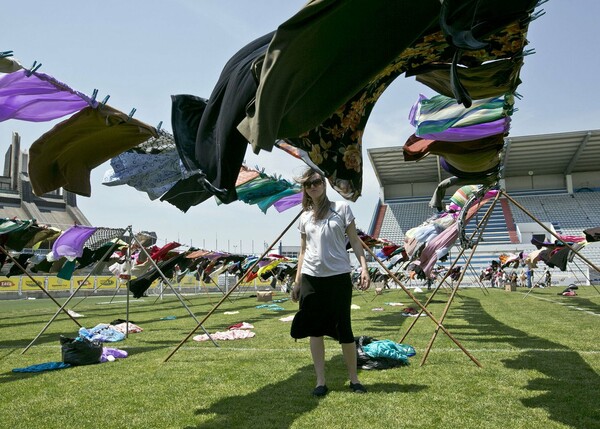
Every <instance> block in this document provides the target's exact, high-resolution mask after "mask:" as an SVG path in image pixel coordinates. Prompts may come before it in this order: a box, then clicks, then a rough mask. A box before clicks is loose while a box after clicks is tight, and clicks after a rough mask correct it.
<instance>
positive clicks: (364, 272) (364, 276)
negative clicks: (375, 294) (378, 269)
mask: <svg viewBox="0 0 600 429" xmlns="http://www.w3.org/2000/svg"><path fill="white" fill-rule="evenodd" d="M346 235H347V236H348V239H349V240H350V245H351V246H352V250H354V255H355V256H356V258H357V259H358V262H359V263H360V266H361V271H360V285H359V287H360V289H362V290H366V289H369V285H370V284H371V278H370V277H369V269H368V267H367V259H366V258H365V251H364V250H363V247H362V241H361V239H360V237H359V236H358V234H357V233H356V224H355V223H354V221H352V222H350V225H348V227H347V228H346Z"/></svg>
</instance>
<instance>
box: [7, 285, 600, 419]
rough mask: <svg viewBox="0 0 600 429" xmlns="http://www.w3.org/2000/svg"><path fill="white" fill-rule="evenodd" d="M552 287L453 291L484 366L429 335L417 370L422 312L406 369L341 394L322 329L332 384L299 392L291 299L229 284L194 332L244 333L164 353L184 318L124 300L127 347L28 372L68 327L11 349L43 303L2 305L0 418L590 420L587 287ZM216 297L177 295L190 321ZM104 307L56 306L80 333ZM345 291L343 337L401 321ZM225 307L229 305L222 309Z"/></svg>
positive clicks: (593, 362) (117, 311)
mask: <svg viewBox="0 0 600 429" xmlns="http://www.w3.org/2000/svg"><path fill="white" fill-rule="evenodd" d="M562 289H563V288H562V287H553V288H549V289H535V290H534V291H533V292H532V293H530V294H529V295H528V296H525V293H526V291H525V290H523V289H519V290H518V291H517V292H505V291H503V290H499V289H491V290H490V289H488V291H487V293H484V291H482V290H481V289H468V290H461V291H460V292H459V295H458V296H457V297H456V299H455V300H454V302H453V304H452V306H451V308H450V311H449V313H448V315H447V317H446V320H445V323H444V326H445V327H446V328H447V329H448V330H449V331H450V332H451V333H452V334H453V335H454V337H456V339H457V340H458V341H459V342H460V343H461V344H462V345H463V346H464V347H465V348H466V349H467V350H468V351H469V352H470V353H471V354H472V355H473V356H474V357H475V358H476V359H477V360H478V361H479V362H481V364H482V366H483V367H482V368H479V367H478V366H477V365H475V364H474V363H473V362H472V361H471V360H470V359H469V357H467V355H466V354H465V353H463V351H461V350H460V349H459V348H458V347H457V346H456V345H455V344H454V343H453V342H452V341H451V340H450V339H449V338H448V337H447V336H446V335H445V334H444V333H443V332H441V331H440V332H439V334H438V336H437V339H436V341H435V342H434V343H433V347H432V349H431V353H430V354H429V356H428V358H427V361H426V362H425V364H424V365H422V366H421V358H422V356H423V352H424V351H425V349H426V347H427V344H428V343H429V341H430V339H431V336H432V334H433V333H434V330H435V325H434V323H433V322H432V321H431V320H430V319H429V318H426V317H423V318H420V319H418V323H416V324H415V326H414V328H413V329H412V330H411V331H410V333H409V335H408V337H407V338H406V340H405V341H404V342H405V343H406V344H410V345H412V346H413V347H415V349H416V350H417V355H416V356H415V357H412V358H411V364H410V365H409V366H405V367H400V368H395V369H389V370H383V371H374V370H371V371H366V370H361V371H360V377H361V381H362V382H363V384H364V385H365V386H366V387H367V388H368V389H369V393H368V394H367V395H359V394H353V393H351V392H350V391H349V389H348V386H347V380H346V374H345V370H344V365H343V362H342V357H341V350H340V347H339V345H338V344H337V343H335V342H334V341H332V340H327V341H326V346H327V374H328V381H327V384H328V385H329V388H330V390H331V391H330V393H329V395H328V396H326V397H325V398H322V399H316V398H313V397H312V396H311V395H310V392H311V390H312V388H313V387H314V374H313V369H312V364H311V359H310V354H309V351H308V341H307V340H301V341H298V342H294V340H293V339H291V338H290V336H289V326H290V324H289V322H282V321H280V320H279V319H280V318H282V317H285V316H289V315H292V314H294V312H295V310H296V308H297V305H296V304H294V303H292V302H291V301H286V302H283V303H281V304H279V305H281V306H282V307H284V309H285V311H279V312H276V311H272V310H269V309H264V308H263V309H258V308H256V306H257V305H260V304H262V303H259V302H257V301H256V298H254V297H250V296H248V295H246V296H235V294H234V295H232V297H231V300H226V301H225V302H224V303H223V305H222V306H221V307H220V308H219V309H217V310H216V311H215V313H214V314H213V315H212V316H211V317H210V318H209V319H208V320H207V321H206V323H205V324H204V327H205V328H206V330H207V331H209V332H211V333H212V332H216V331H223V330H226V329H227V327H228V326H230V325H232V324H235V323H237V322H248V323H251V324H253V325H254V326H255V329H254V332H256V336H255V337H254V338H251V339H243V340H235V341H220V342H219V346H220V347H215V346H214V345H213V344H212V343H211V342H196V341H192V340H190V341H188V342H186V343H185V344H184V345H183V346H182V347H181V348H180V349H179V350H178V351H177V352H176V353H175V354H174V355H173V356H172V357H171V359H170V360H168V361H167V362H164V360H165V359H166V358H167V356H168V355H169V354H170V353H171V352H172V351H173V350H174V349H175V347H176V346H177V345H178V344H179V343H180V342H181V341H182V340H183V339H184V338H185V337H186V336H187V335H188V334H189V333H190V331H191V330H192V329H194V328H195V327H196V322H195V321H194V320H193V319H192V318H191V317H190V315H189V314H188V313H187V311H186V310H185V308H184V307H183V306H182V305H181V303H180V302H179V301H178V300H177V299H176V298H175V297H173V296H167V297H165V299H163V300H162V301H161V300H156V298H155V297H146V298H143V299H140V300H132V301H131V305H130V318H131V320H132V321H133V322H135V323H136V324H138V325H139V326H141V327H142V328H143V329H144V331H143V332H141V333H137V334H130V335H129V338H128V339H126V340H125V341H123V342H118V343H111V344H107V346H110V347H116V348H121V349H125V350H127V351H128V352H129V354H130V356H129V357H128V358H126V359H119V360H117V361H116V362H112V363H110V362H108V363H103V364H98V365H89V366H80V367H72V368H67V369H63V370H58V371H49V372H43V373H35V374H23V373H14V372H12V369H13V368H19V367H26V366H29V365H34V364H39V363H44V362H50V361H60V360H61V354H60V345H59V335H61V334H63V335H68V336H76V334H77V329H78V327H77V325H76V324H75V323H74V322H73V321H72V320H70V319H68V318H67V317H66V316H64V315H60V316H59V317H58V318H57V320H56V321H54V322H53V323H52V324H51V325H50V326H49V328H48V329H47V331H46V332H45V333H44V334H43V335H42V336H41V337H40V338H39V339H38V340H37V341H36V342H35V343H34V345H33V347H31V348H30V349H29V350H28V351H27V352H26V353H24V354H22V351H23V350H24V348H25V347H26V346H27V345H28V344H29V343H30V342H31V340H33V339H34V338H35V337H36V335H38V333H39V332H40V331H41V330H42V328H43V327H44V326H45V324H46V323H47V322H48V321H49V320H50V318H51V317H52V315H53V314H54V312H55V311H56V309H57V307H56V305H55V304H54V303H53V302H52V301H50V300H49V299H37V300H20V301H0V401H1V403H0V410H1V411H0V428H27V429H34V428H42V429H54V428H56V429H69V428H90V429H98V428H104V429H113V428H114V429H122V428H161V429H162V428H186V429H188V428H223V429H225V428H314V429H322V428H347V429H350V428H427V429H432V428H459V429H469V428H477V429H481V428H498V429H513V428H527V429H537V428H544V429H546V428H581V429H584V428H585V429H593V428H600V374H599V372H600V341H599V340H600V293H599V292H598V290H597V289H595V288H593V287H580V288H579V290H578V291H577V293H578V296H576V297H563V296H559V295H558V293H559V292H561V291H562ZM417 297H418V298H419V299H421V300H422V301H423V302H424V301H425V300H426V298H427V294H426V293H420V294H417ZM447 297H448V293H447V292H444V291H442V292H439V293H438V294H437V295H436V296H435V299H434V301H433V302H432V304H430V309H431V311H432V312H433V313H434V315H436V317H437V316H439V315H440V314H441V312H442V310H443V307H444V305H445V301H446V300H447ZM275 298H276V299H278V298H286V296H284V295H283V294H276V295H275ZM218 299H219V297H218V296H216V295H212V296H210V297H208V296H207V295H199V296H193V297H186V303H187V304H188V305H189V307H190V308H191V310H192V311H193V312H194V314H195V315H196V316H197V317H198V319H202V317H203V316H204V315H206V314H207V312H208V311H209V310H210V309H211V308H212V305H213V304H212V303H215V302H216V301H217V300H218ZM60 302H63V300H61V301H60ZM109 302H110V297H89V298H86V299H83V300H81V298H74V300H73V301H72V302H71V305H70V307H69V308H72V309H73V310H75V311H77V312H78V313H80V314H82V315H84V316H85V317H83V318H80V319H77V320H78V321H79V322H80V323H81V324H82V325H83V326H85V327H87V328H91V327H94V326H96V325H97V324H98V323H109V322H111V321H112V320H114V319H118V318H124V317H125V303H124V298H123V297H118V298H116V299H115V300H114V301H113V302H112V303H109ZM211 302H212V303H211ZM353 302H354V303H355V304H357V305H359V306H360V309H357V310H353V319H354V333H355V335H368V336H372V337H375V338H377V339H391V340H394V341H399V340H400V338H402V335H403V334H404V333H405V332H406V330H407V327H408V325H409V324H410V323H411V322H412V321H413V320H414V319H412V318H408V317H403V316H401V310H402V308H403V307H401V306H390V305H388V304H387V303H390V302H400V303H403V304H404V305H406V306H414V304H412V303H411V301H410V299H409V298H408V296H406V294H405V293H404V292H402V291H401V290H391V291H385V292H384V294H383V295H380V296H376V295H375V294H374V292H373V291H372V290H371V291H368V292H366V293H364V294H363V293H359V292H356V293H355V296H354V301H353ZM377 307H379V308H383V311H373V308H377ZM231 311H238V312H239V313H237V314H230V315H226V314H224V312H231ZM166 316H176V319H175V320H161V318H163V317H166ZM201 333H202V330H201V329H199V330H198V332H197V334H201Z"/></svg>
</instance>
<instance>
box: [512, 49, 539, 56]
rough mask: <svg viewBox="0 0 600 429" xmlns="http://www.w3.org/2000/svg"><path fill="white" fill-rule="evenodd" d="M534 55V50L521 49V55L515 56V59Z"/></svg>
mask: <svg viewBox="0 0 600 429" xmlns="http://www.w3.org/2000/svg"><path fill="white" fill-rule="evenodd" d="M531 54H535V48H531V49H523V50H522V51H521V53H519V54H517V55H515V58H520V57H526V56H527V55H531Z"/></svg>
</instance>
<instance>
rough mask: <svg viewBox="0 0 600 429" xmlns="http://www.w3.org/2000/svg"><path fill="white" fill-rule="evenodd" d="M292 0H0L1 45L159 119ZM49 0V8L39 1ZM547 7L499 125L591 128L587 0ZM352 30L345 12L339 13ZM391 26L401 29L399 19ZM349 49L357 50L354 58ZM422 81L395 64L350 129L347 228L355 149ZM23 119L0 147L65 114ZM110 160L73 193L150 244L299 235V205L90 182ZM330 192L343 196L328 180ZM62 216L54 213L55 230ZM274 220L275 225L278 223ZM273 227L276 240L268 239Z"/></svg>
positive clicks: (593, 47)
mask: <svg viewBox="0 0 600 429" xmlns="http://www.w3.org/2000/svg"><path fill="white" fill-rule="evenodd" d="M304 3H305V0H285V1H281V0H254V1H248V0H170V1H168V2H167V1H158V0H128V1H126V2H123V1H117V0H103V1H101V2H82V1H80V0H62V1H60V2H54V3H52V6H51V7H49V6H48V5H49V3H48V2H47V1H43V0H27V1H20V2H16V1H12V2H8V3H7V4H5V5H3V8H2V9H3V16H4V19H3V22H2V25H1V26H0V51H8V50H12V51H13V52H14V57H15V58H17V59H18V60H19V61H20V62H21V63H22V64H23V66H25V67H27V68H29V67H31V65H32V64H33V62H34V61H37V62H38V63H42V67H41V68H40V69H39V71H40V72H44V73H46V74H48V75H51V76H53V77H54V78H56V79H57V80H59V81H62V82H64V83H66V84H67V85H69V86H70V87H71V88H73V89H75V90H77V91H80V92H83V93H85V94H87V95H91V94H92V92H93V90H94V89H98V96H97V99H98V100H102V99H104V97H106V96H107V95H110V99H109V101H108V104H109V105H111V106H112V107H114V108H116V109H119V110H121V111H123V112H125V113H129V112H130V111H131V110H132V109H133V108H135V109H136V112H135V114H134V117H135V118H136V119H138V120H140V121H142V122H145V123H148V124H151V125H155V126H156V125H158V124H159V123H160V122H161V121H162V128H163V129H164V130H166V131H169V132H171V131H172V128H171V126H170V117H171V98H170V97H171V95H175V94H192V95H196V96H200V97H204V98H208V96H209V95H210V93H211V92H212V89H213V87H214V85H215V83H216V81H217V79H218V77H219V74H220V72H221V70H222V68H223V66H224V65H225V63H226V62H227V60H229V58H230V57H231V56H232V55H233V54H234V53H236V52H237V51H238V50H239V49H240V48H241V47H243V46H244V45H246V44H247V43H249V42H250V41H252V40H254V39H256V38H257V37H259V36H262V35H264V34H266V33H268V32H269V31H272V30H274V29H276V28H277V26H278V25H279V24H281V23H282V22H284V21H285V20H286V19H287V18H289V17H291V16H292V15H293V14H294V13H296V12H297V11H298V10H299V9H300V8H301V7H302V6H303V5H304ZM50 8H52V9H54V10H50ZM538 9H543V10H544V11H545V12H546V13H545V15H543V16H541V17H540V18H539V19H537V20H535V21H533V22H532V23H531V24H530V27H529V32H528V34H527V39H528V40H529V45H528V46H527V49H535V54H532V55H528V56H527V57H525V64H524V66H523V68H522V70H521V80H522V83H521V85H519V87H518V88H517V92H518V93H519V94H521V95H522V97H523V98H522V99H521V100H517V101H516V103H515V107H516V108H517V109H518V110H517V111H516V112H515V113H514V115H513V117H512V125H511V130H510V135H511V136H525V135H535V134H545V133H557V132H570V131H581V130H592V129H600V105H599V103H598V102H597V100H598V89H599V85H598V84H597V76H598V70H600V55H598V50H600V26H598V25H597V22H596V20H597V16H600V2H597V0H577V1H576V2H565V1H559V0H550V1H548V2H547V3H545V4H543V5H542V6H541V7H540V8H538ZM348 31H352V23H348ZM398 31H401V28H399V29H398ZM356 61H360V58H357V59H356ZM420 93H422V94H424V95H426V96H428V97H431V96H433V95H435V93H434V92H433V91H432V90H430V89H429V88H427V87H425V86H424V85H422V84H420V83H418V82H416V81H415V80H414V78H405V77H404V76H400V77H398V78H397V79H396V80H395V81H394V83H393V84H392V85H391V86H390V87H389V88H388V89H387V90H386V91H385V93H384V94H383V95H382V97H381V98H380V100H379V101H378V102H377V104H376V105H375V108H374V110H373V112H372V114H371V117H370V119H369V122H368V124H367V127H366V129H365V134H364V137H363V160H364V163H365V165H364V173H363V182H364V183H363V192H362V195H361V196H360V197H359V199H358V200H357V201H356V202H353V203H350V205H351V207H352V210H353V212H354V214H355V216H356V224H357V227H358V228H359V229H362V230H363V231H367V230H368V228H369V226H370V223H371V220H372V218H373V214H374V210H375V207H376V204H377V201H378V199H379V195H380V188H379V184H378V182H377V179H376V177H375V174H374V172H373V168H372V166H371V165H370V162H369V160H368V155H367V150H368V149H370V148H379V147H391V146H402V145H403V144H404V142H405V141H406V139H407V137H408V136H410V135H411V134H412V133H413V129H412V127H411V126H410V125H409V123H408V120H407V116H408V112H409V109H410V107H411V105H412V104H413V103H414V102H415V101H416V100H417V98H418V95H419V94H420ZM65 119H66V118H61V119H59V120H55V121H50V122H43V123H31V122H25V121H16V120H9V121H5V122H0V154H3V153H5V152H6V150H7V149H8V147H9V146H10V142H11V138H12V134H13V132H17V133H19V135H20V136H21V148H22V150H27V149H28V148H29V147H30V146H31V144H32V143H33V142H34V141H35V140H36V139H37V138H39V137H40V136H41V135H42V134H44V133H45V132H47V131H49V130H50V129H51V128H52V127H53V126H54V125H55V124H57V123H58V122H60V121H62V120H65ZM246 164H247V165H249V166H250V167H255V166H258V167H260V168H263V169H264V170H265V172H267V173H270V174H276V175H281V176H282V177H283V178H285V179H288V180H293V178H294V177H296V176H298V175H300V173H301V172H302V171H303V169H304V164H303V163H302V162H301V161H298V160H296V159H294V158H293V157H291V156H289V155H287V154H285V153H283V152H281V151H280V150H278V149H273V151H272V152H266V151H261V152H260V153H259V154H258V155H255V154H253V153H252V150H251V148H249V149H248V150H247V152H246ZM108 168H109V164H108V162H107V163H104V164H102V165H100V166H99V167H97V168H95V169H94V170H93V171H92V173H91V185H92V195H91V197H82V196H78V197H77V203H78V206H79V207H80V209H81V210H82V211H83V213H84V214H85V216H86V217H87V218H88V220H89V221H90V222H91V224H92V225H94V226H98V227H127V226H130V225H131V227H132V229H133V231H142V230H145V231H155V232H156V233H157V234H158V237H159V243H167V242H170V241H177V242H179V243H181V244H182V245H184V246H194V247H200V248H205V249H209V250H223V251H229V252H234V253H260V252H262V251H263V250H264V249H265V245H271V244H272V243H275V244H276V245H277V246H278V245H280V244H282V245H284V246H293V245H298V244H299V242H300V237H299V233H298V230H297V227H296V223H295V222H294V218H295V217H296V215H297V214H298V211H299V210H298V209H297V208H293V209H290V210H288V211H285V212H283V213H279V212H277V211H276V210H275V209H274V208H270V209H269V210H268V211H267V213H266V214H264V213H263V212H261V211H260V209H259V208H258V207H257V206H256V205H248V204H245V203H243V202H240V201H237V202H234V203H231V204H227V205H225V204H222V205H217V203H216V201H215V200H214V199H209V200H207V201H205V202H203V203H202V204H200V205H197V206H194V207H192V208H190V209H189V210H188V211H187V212H186V213H183V212H181V211H180V210H179V209H177V208H176V207H174V206H172V205H170V204H169V203H166V202H160V201H151V200H150V199H149V198H148V196H147V195H146V194H145V193H142V192H139V191H136V190H135V189H134V188H131V187H129V186H117V187H108V186H105V185H102V177H103V176H104V173H105V172H106V170H107V169H108ZM328 196H329V198H330V199H332V200H340V199H342V197H341V196H339V195H338V194H337V193H335V192H334V191H331V189H330V190H329V192H328ZM67 227H68V226H64V227H63V228H64V229H66V228H67ZM286 229H287V232H286V233H285V234H282V233H283V232H284V231H285V230H286ZM280 236H281V238H280V239H279V240H278V241H277V239H278V238H279V237H280Z"/></svg>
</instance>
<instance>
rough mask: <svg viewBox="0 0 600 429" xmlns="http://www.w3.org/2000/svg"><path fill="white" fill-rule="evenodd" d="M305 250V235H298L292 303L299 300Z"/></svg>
mask: <svg viewBox="0 0 600 429" xmlns="http://www.w3.org/2000/svg"><path fill="white" fill-rule="evenodd" d="M305 250H306V234H300V254H299V255H298V265H297V266H296V279H295V280H294V287H293V288H292V301H293V302H297V301H298V298H300V280H301V279H302V263H303V262H304V251H305Z"/></svg>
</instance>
